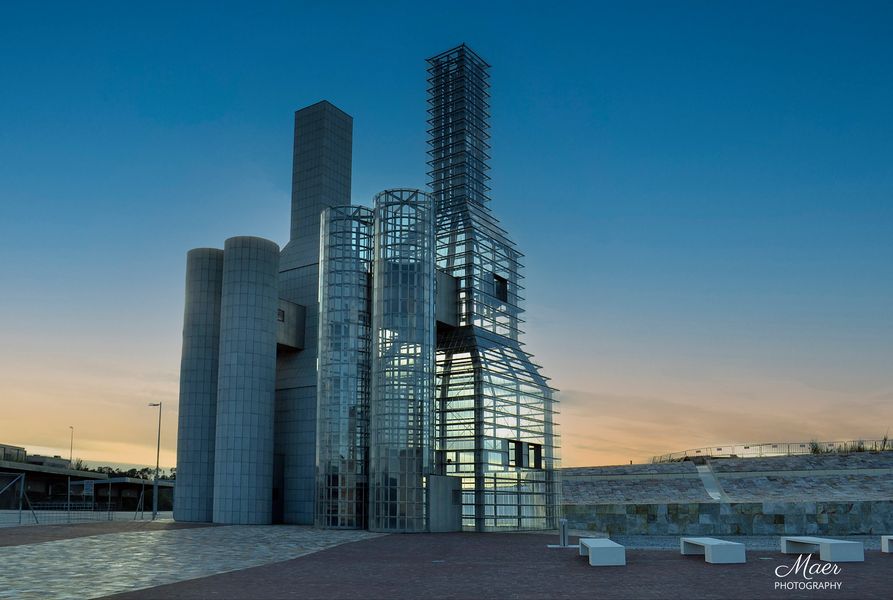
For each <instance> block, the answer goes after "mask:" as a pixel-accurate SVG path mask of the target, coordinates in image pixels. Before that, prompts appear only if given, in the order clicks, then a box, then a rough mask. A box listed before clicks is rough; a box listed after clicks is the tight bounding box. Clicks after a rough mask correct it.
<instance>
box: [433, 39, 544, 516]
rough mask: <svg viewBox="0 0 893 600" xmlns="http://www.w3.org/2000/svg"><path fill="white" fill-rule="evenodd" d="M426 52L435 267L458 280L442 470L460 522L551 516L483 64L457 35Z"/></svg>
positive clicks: (445, 373) (445, 381)
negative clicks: (496, 191)
mask: <svg viewBox="0 0 893 600" xmlns="http://www.w3.org/2000/svg"><path fill="white" fill-rule="evenodd" d="M428 64H429V68H428V74H429V77H428V84H429V87H428V105H429V108H428V114H429V119H428V125H429V129H428V133H429V139H428V144H429V146H430V148H429V151H428V154H429V156H430V160H429V161H428V165H429V167H430V170H429V172H428V175H429V177H430V182H429V185H430V187H431V191H432V196H433V197H434V200H435V205H436V215H437V217H436V233H435V235H436V239H437V243H436V246H437V267H438V269H440V270H442V271H445V272H446V273H448V274H449V275H451V276H452V277H453V278H454V279H455V283H456V287H457V292H458V297H457V312H458V320H457V326H450V325H446V324H444V323H441V322H439V323H438V331H437V379H436V420H435V431H436V434H435V436H436V443H435V449H436V456H437V463H438V464H437V467H438V471H440V472H443V473H445V474H447V475H452V476H456V477H461V478H462V524H463V527H464V528H466V529H474V530H477V531H500V530H502V531H504V530H512V529H515V530H517V529H543V528H548V527H554V526H555V525H556V517H557V514H558V513H557V511H558V481H557V479H556V476H557V468H558V462H559V457H558V448H559V443H558V435H557V432H556V428H555V415H556V412H557V411H556V406H555V404H556V401H555V400H554V399H553V390H552V388H550V387H549V384H548V380H547V379H546V378H545V377H544V376H543V375H542V374H541V373H540V369H539V367H538V366H537V365H536V364H535V363H533V361H532V357H531V355H530V354H528V353H527V352H526V351H525V350H524V348H523V346H522V344H521V342H520V341H519V337H520V335H521V333H522V331H521V330H520V324H521V323H522V321H521V318H520V316H521V314H522V312H523V309H522V307H521V304H522V297H521V293H522V290H523V287H522V286H521V275H520V270H521V263H520V259H521V256H522V255H521V253H520V252H519V251H518V250H517V249H516V247H515V244H514V242H512V241H511V239H509V237H508V234H507V233H506V232H505V230H503V229H502V227H500V225H499V222H498V221H497V220H496V218H495V217H494V216H493V213H492V212H491V210H490V207H489V202H490V198H489V196H488V194H489V191H490V188H489V186H488V185H487V182H488V180H489V176H488V175H487V171H488V170H489V168H490V167H489V165H488V164H487V163H488V161H489V158H490V156H489V151H490V145H489V143H488V139H489V133H488V131H489V127H490V125H489V118H490V114H489V93H488V91H487V90H488V88H489V81H488V80H489V73H488V69H489V65H488V64H487V63H486V62H485V61H484V60H483V59H482V58H481V57H480V56H478V55H477V54H476V53H475V52H474V51H473V50H471V49H470V48H469V47H467V46H466V45H464V44H463V45H460V46H458V47H456V48H453V49H452V50H448V51H446V52H443V53H441V54H438V55H437V56H434V57H432V58H429V59H428Z"/></svg>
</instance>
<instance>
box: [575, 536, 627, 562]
mask: <svg viewBox="0 0 893 600" xmlns="http://www.w3.org/2000/svg"><path fill="white" fill-rule="evenodd" d="M580 556H588V557H589V564H590V565H591V566H593V567H614V566H621V565H625V564H626V548H624V547H623V546H621V545H620V544H618V543H617V542H612V541H611V540H609V539H606V538H581V539H580Z"/></svg>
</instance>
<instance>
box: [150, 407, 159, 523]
mask: <svg viewBox="0 0 893 600" xmlns="http://www.w3.org/2000/svg"><path fill="white" fill-rule="evenodd" d="M149 406H157V407H158V445H157V446H156V447H155V483H154V485H153V486H152V520H153V521H154V520H155V518H156V517H157V516H158V465H159V460H160V458H161V402H150V403H149Z"/></svg>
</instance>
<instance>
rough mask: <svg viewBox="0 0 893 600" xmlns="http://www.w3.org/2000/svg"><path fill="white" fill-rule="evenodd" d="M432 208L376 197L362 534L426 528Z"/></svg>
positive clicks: (395, 193) (417, 197) (404, 193)
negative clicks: (366, 478)
mask: <svg viewBox="0 0 893 600" xmlns="http://www.w3.org/2000/svg"><path fill="white" fill-rule="evenodd" d="M434 253H435V252H434V205H433V203H432V201H431V198H430V197H429V196H428V195H427V194H425V193H424V192H421V191H419V190H405V189H397V190H386V191H384V192H382V193H380V194H378V195H377V196H376V197H375V249H374V263H373V276H372V288H373V292H372V379H371V384H372V385H371V394H370V409H369V413H370V421H369V437H370V440H369V472H370V482H369V496H370V502H369V529H371V530H373V531H407V532H409V531H425V530H426V529H427V515H426V507H425V504H426V498H425V476H426V475H428V474H429V473H430V471H431V466H432V453H433V446H432V444H433V438H432V435H433V418H434V413H433V405H434V352H435V322H434V277H435V274H434Z"/></svg>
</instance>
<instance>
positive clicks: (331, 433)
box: [315, 206, 372, 529]
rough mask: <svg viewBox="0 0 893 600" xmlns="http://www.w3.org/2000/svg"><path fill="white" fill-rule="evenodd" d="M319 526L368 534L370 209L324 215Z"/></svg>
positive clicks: (338, 209)
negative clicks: (356, 530)
mask: <svg viewBox="0 0 893 600" xmlns="http://www.w3.org/2000/svg"><path fill="white" fill-rule="evenodd" d="M320 219H321V220H320V249H319V254H320V256H319V269H320V273H319V371H318V388H317V389H318V395H317V402H318V404H317V423H316V443H317V446H316V448H317V452H316V494H317V496H316V519H315V520H316V525H317V526H318V527H329V528H351V529H365V528H366V507H367V503H368V496H367V493H368V479H367V476H368V473H367V457H366V452H367V448H368V443H369V439H368V423H369V416H368V410H369V376H370V367H371V356H370V352H371V346H372V335H371V325H372V324H371V315H370V308H371V306H370V304H371V302H370V296H371V288H370V280H371V276H372V211H371V210H370V209H368V208H365V207H362V206H342V207H335V208H327V209H326V210H324V211H323V212H322V215H321V217H320Z"/></svg>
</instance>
